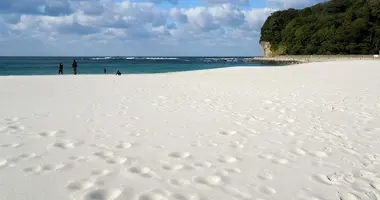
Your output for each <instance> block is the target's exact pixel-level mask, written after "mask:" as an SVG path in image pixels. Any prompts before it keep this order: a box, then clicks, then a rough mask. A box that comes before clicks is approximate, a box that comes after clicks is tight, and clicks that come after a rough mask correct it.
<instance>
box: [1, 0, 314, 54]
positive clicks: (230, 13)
mask: <svg viewBox="0 0 380 200" xmlns="http://www.w3.org/2000/svg"><path fill="white" fill-rule="evenodd" d="M320 1H321V0H0V45H1V47H2V48H0V56H19V55H20V56H26V55H28V56H102V55H111V56H255V55H261V54H262V52H261V48H260V45H259V43H258V41H259V38H260V28H261V26H262V24H263V23H264V21H265V19H266V18H267V17H268V16H269V15H270V13H272V12H274V11H276V10H279V9H286V8H290V7H293V8H302V7H305V6H309V5H312V4H315V3H317V2H320Z"/></svg>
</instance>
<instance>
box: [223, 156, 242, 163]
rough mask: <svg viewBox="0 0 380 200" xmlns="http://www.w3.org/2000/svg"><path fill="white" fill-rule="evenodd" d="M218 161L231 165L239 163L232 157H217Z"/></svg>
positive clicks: (237, 159)
mask: <svg viewBox="0 0 380 200" xmlns="http://www.w3.org/2000/svg"><path fill="white" fill-rule="evenodd" d="M218 161H219V162H222V163H229V164H232V163H236V162H238V161H240V159H239V158H237V157H234V156H230V155H221V156H219V158H218Z"/></svg>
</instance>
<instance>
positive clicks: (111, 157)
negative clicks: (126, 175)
mask: <svg viewBox="0 0 380 200" xmlns="http://www.w3.org/2000/svg"><path fill="white" fill-rule="evenodd" d="M94 155H95V156H97V157H99V158H102V159H103V160H104V161H106V162H107V163H109V164H123V163H125V162H126V161H127V160H128V158H126V157H123V156H117V155H115V153H114V152H113V151H100V152H96V153H94Z"/></svg>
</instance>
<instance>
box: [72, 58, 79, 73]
mask: <svg viewBox="0 0 380 200" xmlns="http://www.w3.org/2000/svg"><path fill="white" fill-rule="evenodd" d="M72 67H73V73H74V75H76V74H77V67H78V64H77V62H76V61H75V60H73V64H72Z"/></svg>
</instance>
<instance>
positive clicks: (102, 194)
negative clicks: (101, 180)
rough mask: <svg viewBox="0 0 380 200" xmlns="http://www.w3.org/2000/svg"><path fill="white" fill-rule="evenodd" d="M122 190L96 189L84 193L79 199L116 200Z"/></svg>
mask: <svg viewBox="0 0 380 200" xmlns="http://www.w3.org/2000/svg"><path fill="white" fill-rule="evenodd" d="M122 192H123V191H122V190H121V189H118V188H111V189H105V188H97V189H93V190H90V191H87V192H85V193H84V194H83V195H82V197H81V198H80V199H83V200H117V199H119V197H120V195H121V194H122Z"/></svg>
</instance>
